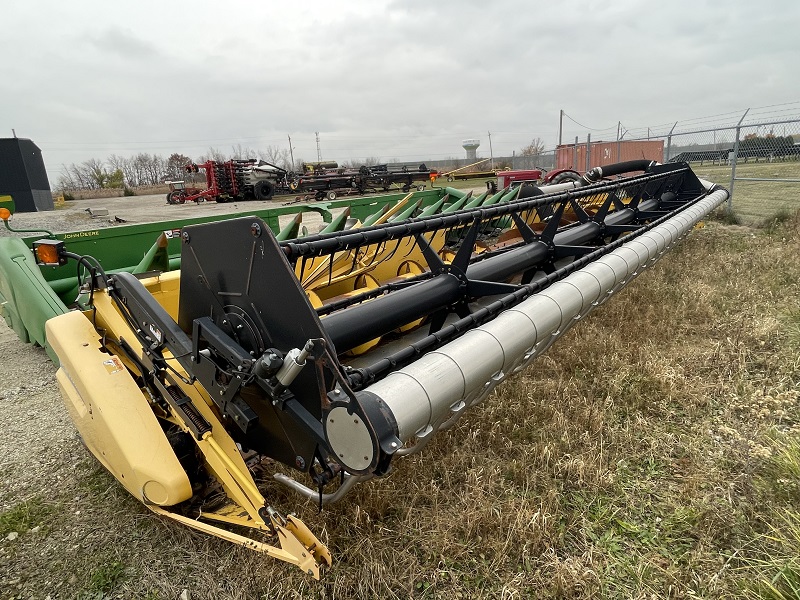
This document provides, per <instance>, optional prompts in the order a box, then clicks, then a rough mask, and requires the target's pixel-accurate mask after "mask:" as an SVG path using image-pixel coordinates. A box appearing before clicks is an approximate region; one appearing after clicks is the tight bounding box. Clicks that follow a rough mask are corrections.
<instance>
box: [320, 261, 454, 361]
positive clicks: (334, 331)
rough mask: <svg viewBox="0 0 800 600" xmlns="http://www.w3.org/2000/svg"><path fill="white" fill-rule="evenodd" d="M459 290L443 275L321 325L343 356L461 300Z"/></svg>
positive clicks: (447, 276) (367, 304) (342, 312)
mask: <svg viewBox="0 0 800 600" xmlns="http://www.w3.org/2000/svg"><path fill="white" fill-rule="evenodd" d="M462 287H466V286H465V284H464V282H463V281H462V280H461V279H459V278H458V277H456V276H455V275H451V274H448V273H445V274H442V275H438V276H437V277H434V278H433V279H431V280H429V281H424V282H422V283H419V284H418V285H414V286H411V287H408V288H405V289H402V290H397V291H396V292H392V293H391V294H388V295H386V296H384V297H381V298H376V299H375V300H373V301H372V302H365V303H364V304H359V305H358V306H354V307H353V308H351V309H350V310H343V311H340V312H336V313H333V314H332V315H329V316H327V317H325V318H324V319H323V320H322V325H323V326H324V327H325V331H326V332H327V334H328V336H329V337H330V339H331V341H332V342H333V345H334V347H335V348H336V351H337V352H339V353H341V352H345V351H347V350H351V349H352V348H355V347H356V346H360V345H361V344H363V343H365V342H368V341H370V340H373V339H375V338H377V337H380V336H381V335H384V334H385V333H388V332H389V331H392V330H394V329H397V328H398V327H400V326H402V325H405V324H406V323H411V322H412V321H415V320H417V319H421V318H422V317H426V316H428V315H429V314H431V313H434V312H436V311H437V310H439V309H441V308H444V307H446V306H448V305H450V304H453V303H454V302H456V301H458V300H459V299H461V298H462V297H463V295H464V291H463V290H462V289H461V288H462Z"/></svg>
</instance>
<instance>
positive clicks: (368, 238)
mask: <svg viewBox="0 0 800 600" xmlns="http://www.w3.org/2000/svg"><path fill="white" fill-rule="evenodd" d="M688 171H689V167H688V166H685V167H681V168H678V169H675V170H673V171H667V172H664V173H657V174H653V175H639V176H637V177H634V178H631V179H626V180H624V181H619V182H602V183H597V184H594V185H592V186H590V187H586V188H579V189H576V190H571V191H567V192H560V193H555V194H545V195H543V196H536V197H533V198H525V199H522V200H515V201H513V202H508V203H503V204H495V205H493V206H489V207H479V208H474V209H462V210H459V211H456V212H453V213H449V214H446V215H434V216H431V217H425V218H416V219H408V220H407V221H404V222H402V223H396V224H395V223H391V224H384V225H373V226H371V227H363V228H361V229H358V230H355V231H353V232H350V233H346V234H342V233H341V232H334V233H328V234H318V235H316V236H309V237H305V238H302V240H292V241H287V242H281V244H280V245H281V248H282V249H283V252H284V254H285V255H286V257H287V258H289V259H290V260H295V259H297V258H299V257H301V256H307V257H308V256H325V255H328V254H333V253H335V252H340V251H343V250H351V249H353V248H358V247H360V246H363V245H368V244H376V243H379V242H383V241H386V240H393V239H397V238H402V237H407V236H411V235H416V234H421V233H428V232H431V231H436V230H439V229H446V228H452V227H459V226H464V225H468V224H470V223H472V222H473V221H474V220H475V219H476V218H478V219H481V220H488V219H491V218H495V217H502V216H505V215H509V214H511V213H514V212H520V211H523V210H530V209H533V208H538V207H540V206H547V205H551V204H555V203H558V202H564V201H569V200H570V199H580V198H584V197H586V196H592V195H599V194H603V193H607V192H613V191H615V190H617V189H621V188H629V187H633V186H639V185H644V184H647V183H649V182H655V181H661V180H666V179H669V178H672V177H674V176H675V175H676V174H679V173H683V172H688Z"/></svg>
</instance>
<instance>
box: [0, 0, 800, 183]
mask: <svg viewBox="0 0 800 600" xmlns="http://www.w3.org/2000/svg"><path fill="white" fill-rule="evenodd" d="M798 17H800V4H797V3H796V2H795V1H794V0H773V1H770V2H767V3H766V4H765V5H764V6H763V8H759V10H757V11H756V10H754V9H753V5H752V3H751V2H747V1H745V0H732V1H731V2H727V3H725V4H724V5H719V4H718V3H714V2H705V1H702V0H691V1H690V0H673V1H672V2H669V3H656V4H653V3H650V4H642V3H640V2H634V1H633V0H620V1H619V2H614V3H611V4H609V3H605V4H599V3H597V2H591V1H589V0H575V1H572V2H569V3H560V4H558V5H554V4H552V3H551V4H540V3H521V2H518V1H513V0H496V1H494V2H491V3H489V2H485V0H481V1H480V2H479V1H477V0H469V1H458V2H456V1H454V0H452V1H445V0H440V1H438V2H436V1H431V0H402V1H401V0H394V1H385V0H352V1H350V2H347V3H331V2H325V1H323V0H306V1H305V2H303V3H302V4H297V3H295V4H290V3H269V4H265V3H260V4H259V3H252V2H247V1H244V0H228V1H227V2H226V3H225V4H224V5H220V4H219V3H218V2H212V1H210V0H195V2H194V3H193V4H192V5H191V10H187V9H186V5H181V4H179V3H169V2H163V1H161V0H139V1H138V2H137V4H136V7H135V10H132V9H131V7H130V6H123V5H117V4H115V3H108V2H100V1H99V0H98V1H95V0H76V2H74V3H69V4H65V3H62V2H56V1H55V0H40V1H39V2H37V3H36V7H33V6H32V4H31V3H10V4H9V6H7V7H4V37H3V41H2V42H0V43H2V44H3V48H2V49H3V50H4V51H5V55H6V56H10V57H11V60H6V61H3V62H2V63H0V80H1V81H3V82H4V85H5V89H6V90H7V93H5V94H3V95H2V96H0V131H6V132H8V133H9V134H10V129H11V127H14V128H16V130H17V132H18V134H19V135H24V136H27V137H30V138H32V139H33V140H34V141H36V142H37V143H39V144H40V146H41V147H42V148H43V150H44V158H45V163H46V164H47V165H48V168H50V169H51V172H54V173H57V171H58V167H59V165H60V164H61V163H64V162H66V163H69V162H80V161H83V160H86V159H88V158H92V157H94V158H104V157H105V156H108V155H109V154H111V153H116V154H120V155H127V154H132V153H135V152H145V151H146V152H158V153H162V154H169V153H171V152H181V153H184V154H187V155H189V156H192V157H197V156H199V155H200V154H202V153H204V152H205V151H206V150H207V149H208V147H209V146H215V147H217V148H220V149H221V150H222V151H228V150H229V149H230V147H231V146H234V145H236V144H239V143H240V144H242V145H243V146H250V147H252V148H258V147H259V146H260V147H264V146H267V145H277V146H281V147H286V145H287V144H288V140H287V138H286V136H287V134H291V136H292V142H293V145H294V146H295V147H296V150H295V156H296V157H298V156H301V157H305V158H311V157H315V156H316V142H315V134H314V132H316V131H319V132H320V138H321V146H322V153H323V158H329V159H336V160H348V159H353V158H358V157H362V158H363V157H367V156H378V157H381V158H384V159H388V158H395V157H396V158H400V159H408V160H414V159H420V160H424V159H429V158H444V157H446V156H448V155H451V156H461V155H462V154H463V150H462V149H461V140H462V139H464V138H468V137H478V138H481V139H482V140H483V144H482V146H481V149H480V151H481V152H483V151H485V150H488V139H487V132H488V131H492V142H493V146H494V151H495V153H496V154H501V153H510V152H512V151H514V150H519V149H520V148H522V147H523V146H524V145H525V144H527V143H529V142H530V140H531V138H533V137H541V138H543V139H544V140H545V143H546V144H547V145H553V144H554V143H555V142H556V136H557V128H558V114H559V110H560V109H564V110H565V111H566V112H567V114H569V115H570V116H571V117H573V118H574V119H576V120H577V121H580V122H581V123H583V124H584V125H587V126H588V127H591V128H592V129H594V130H597V129H605V131H594V132H593V134H592V137H593V139H596V138H597V137H598V136H600V137H606V138H608V137H611V138H613V136H614V135H615V131H616V125H617V122H618V121H622V123H623V125H624V126H625V127H626V128H628V129H632V128H635V127H645V128H646V127H647V126H651V125H658V124H663V123H673V122H674V121H677V120H681V119H695V118H698V117H703V116H704V115H716V114H718V113H728V112H737V111H740V110H743V109H744V108H746V107H747V106H765V105H769V104H777V103H784V102H792V101H798V100H800V83H799V82H798V81H797V79H796V78H794V77H793V76H792V75H793V73H794V70H795V59H794V55H795V54H796V43H795V41H794V40H795V32H794V29H795V28H796V26H795V23H797V22H798ZM31 23H36V27H37V36H36V37H35V39H34V38H32V37H31V36H30V35H29V32H30V28H31ZM794 108H798V109H800V103H798V104H796V105H794ZM798 112H800V110H798ZM586 133H587V130H586V129H583V128H581V127H579V126H577V125H574V124H572V123H571V122H567V127H566V131H565V132H564V137H565V138H566V139H574V136H576V135H578V136H580V137H581V139H585V135H586Z"/></svg>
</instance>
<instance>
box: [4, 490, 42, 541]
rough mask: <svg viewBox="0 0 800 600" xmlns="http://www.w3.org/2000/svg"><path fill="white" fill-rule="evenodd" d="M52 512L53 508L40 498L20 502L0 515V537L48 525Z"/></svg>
mask: <svg viewBox="0 0 800 600" xmlns="http://www.w3.org/2000/svg"><path fill="white" fill-rule="evenodd" d="M52 512H53V507H52V506H51V505H50V504H47V503H45V502H44V500H42V499H41V498H39V497H34V498H31V499H29V500H25V501H23V502H20V503H18V504H16V505H14V506H13V507H11V508H10V509H8V510H6V511H4V512H2V513H0V537H5V536H7V535H8V534H9V533H18V534H21V533H24V532H26V531H28V530H30V529H32V528H34V527H37V526H39V527H41V526H42V525H46V524H47V522H48V519H49V517H50V515H51V514H52Z"/></svg>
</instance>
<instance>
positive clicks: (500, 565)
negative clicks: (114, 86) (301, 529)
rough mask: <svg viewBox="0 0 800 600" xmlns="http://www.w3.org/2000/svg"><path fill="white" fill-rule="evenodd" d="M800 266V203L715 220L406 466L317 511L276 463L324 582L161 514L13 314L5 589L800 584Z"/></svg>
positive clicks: (668, 588)
mask: <svg viewBox="0 0 800 600" xmlns="http://www.w3.org/2000/svg"><path fill="white" fill-rule="evenodd" d="M698 173H699V174H700V175H701V176H702V175H703V174H704V173H703V169H702V168H699V169H698ZM798 282H800V216H798V215H797V214H795V215H793V216H792V215H788V214H787V213H785V212H780V213H778V214H776V215H773V218H771V219H765V220H764V223H763V225H762V226H761V227H758V228H754V227H744V226H740V225H730V224H726V223H724V222H722V218H721V216H720V217H719V220H715V219H712V220H710V221H709V222H707V223H706V226H705V227H704V228H701V229H699V230H697V231H695V232H694V233H693V234H692V235H691V236H689V238H688V239H687V240H685V241H684V242H683V243H682V244H681V245H680V246H678V247H677V248H676V249H675V250H673V251H672V252H671V253H670V254H668V255H667V256H666V257H665V258H664V259H663V260H662V261H661V262H660V263H658V265H656V266H655V267H654V268H652V269H651V270H649V271H645V272H644V273H643V274H642V275H641V276H640V277H639V278H638V279H637V280H636V281H634V282H633V283H632V284H631V285H630V286H629V287H628V288H627V289H626V290H625V291H623V292H622V293H620V294H618V295H617V296H615V297H614V298H613V299H612V300H611V301H610V302H608V303H607V304H605V305H604V306H603V307H602V308H600V309H599V310H597V311H595V312H594V313H592V315H591V316H590V317H588V318H587V319H585V320H584V321H582V322H581V323H580V324H578V325H577V326H576V327H575V328H573V329H572V330H571V331H570V332H568V333H567V334H566V335H565V336H564V338H563V339H561V340H560V341H559V342H557V343H556V344H555V345H554V346H553V348H551V349H550V350H549V351H548V352H547V353H546V354H545V355H544V356H542V357H541V358H539V359H537V361H535V362H534V363H533V365H532V366H531V367H530V368H529V369H528V370H526V371H525V372H523V373H520V374H519V375H517V376H516V377H515V378H512V379H511V380H510V381H508V382H507V383H506V384H504V385H503V386H501V387H500V388H498V390H497V391H496V392H495V393H494V394H493V395H492V396H491V397H490V398H488V399H487V400H486V402H484V404H483V405H481V406H480V407H478V408H476V409H475V410H472V411H471V412H470V413H468V414H467V416H466V417H465V418H463V419H462V420H461V421H460V422H459V423H458V424H457V425H456V427H454V428H453V429H452V430H450V431H448V432H444V433H441V434H440V435H439V436H437V438H436V439H435V440H434V441H433V442H432V443H431V444H430V445H429V446H428V447H427V448H426V449H425V450H424V451H423V452H422V453H421V454H419V455H416V456H414V457H411V458H408V459H405V460H398V461H397V463H396V467H395V469H394V472H393V473H392V474H391V476H389V477H387V478H384V479H381V480H377V481H373V482H370V483H367V484H365V485H362V486H361V487H360V488H359V489H357V490H356V491H355V492H354V493H352V494H351V495H350V496H348V497H346V498H345V500H344V501H342V502H341V503H340V504H337V505H334V506H333V507H330V508H326V509H325V510H324V511H323V512H322V513H321V514H318V513H317V510H316V507H315V505H314V503H313V502H306V501H299V500H297V499H296V497H294V496H292V495H290V494H289V493H288V492H286V491H284V490H283V489H281V488H279V487H276V486H275V485H273V484H271V483H269V482H266V483H265V486H266V492H267V494H268V498H269V499H270V502H271V503H272V504H273V505H275V506H276V507H281V508H282V509H286V510H295V511H296V512H297V513H298V514H299V515H300V516H301V517H302V518H303V519H304V520H305V521H306V523H307V524H308V525H309V526H310V527H311V528H312V530H314V531H315V532H317V533H318V534H319V535H320V537H321V538H322V539H323V540H325V541H326V542H327V543H328V544H329V547H330V549H331V550H332V552H333V554H334V561H335V562H334V566H333V567H332V568H331V569H330V570H329V571H328V572H327V573H326V576H325V578H324V580H323V581H322V582H315V581H313V580H310V579H308V578H306V577H305V576H304V575H303V574H302V573H301V572H300V571H298V570H295V569H294V568H292V567H289V566H286V565H283V564H281V563H278V562H276V561H273V560H271V559H269V558H266V557H263V556H261V555H258V554H255V553H252V552H250V551H247V550H244V549H240V548H237V547H233V546H231V545H229V544H227V543H226V542H223V541H220V540H217V539H213V538H209V537H206V536H203V535H200V534H196V533H192V532H190V531H189V530H187V529H186V528H182V527H180V526H178V525H173V524H172V523H168V522H166V521H165V520H163V519H161V518H159V517H156V516H154V515H152V514H151V513H149V512H148V510H147V509H146V508H145V507H144V506H142V505H141V504H139V503H138V502H136V501H135V500H134V499H133V498H131V497H129V496H128V495H127V494H126V493H125V492H124V491H123V490H122V488H121V487H120V486H118V485H117V484H116V483H115V481H114V480H113V478H112V477H111V476H109V475H108V474H106V472H105V471H104V470H103V469H102V468H101V467H100V466H99V464H98V463H97V462H96V461H95V460H94V459H93V458H91V457H90V456H89V455H88V453H87V452H86V451H85V450H84V449H83V448H82V446H81V445H80V443H79V442H78V440H77V437H76V435H75V434H74V433H73V431H72V428H71V425H70V424H69V422H64V421H61V420H59V422H58V423H57V424H56V425H53V426H48V427H43V426H42V424H41V422H40V421H39V419H38V418H37V411H41V410H48V411H52V412H53V413H55V414H57V415H60V419H66V413H65V411H64V410H63V408H62V407H61V404H60V403H61V400H60V398H59V396H58V392H57V390H56V388H55V384H54V382H53V380H52V372H53V371H54V368H53V367H52V365H50V364H49V363H48V362H47V360H46V357H45V356H44V353H43V352H42V351H41V350H39V349H34V348H31V347H26V346H24V345H23V344H21V342H19V341H18V340H17V339H16V338H14V337H13V335H12V334H10V333H9V332H8V331H7V330H5V328H4V326H2V327H3V331H2V332H0V334H1V335H2V337H1V338H0V339H2V344H0V347H1V348H2V349H0V353H2V360H0V363H1V364H2V365H3V366H2V371H3V373H2V374H1V375H0V398H3V400H1V401H0V402H2V404H3V405H5V406H4V408H3V410H4V412H5V413H6V416H4V417H0V426H2V428H3V431H4V433H3V436H2V437H0V454H2V455H4V458H0V598H2V599H4V600H5V599H8V598H31V597H33V598H44V597H47V596H49V597H50V598H85V599H87V598H93V599H94V598H148V599H152V600H155V599H157V598H161V599H176V598H179V597H181V594H182V593H183V592H184V590H188V591H187V592H186V594H184V597H186V595H188V596H189V597H191V598H192V599H196V600H200V599H212V598H214V599H216V598H236V599H239V598H242V599H244V598H264V599H266V598H321V599H322V598H324V599H333V598H498V599H509V600H510V599H514V598H535V597H542V598H587V597H602V598H648V599H649V598H697V597H702V598H720V597H742V598H775V599H782V598H797V597H800V504H798V502H799V501H800V393H799V392H798V379H800V284H799V283H798ZM12 356H13V357H15V358H14V360H13V361H12V362H13V364H11V363H10V361H11V358H10V357H12ZM19 357H23V358H19ZM37 361H38V362H37ZM31 364H32V365H34V366H32V367H30V368H29V367H28V366H24V365H31ZM21 365H23V366H21ZM26 373H31V374H32V375H31V376H32V377H34V374H35V376H38V377H40V378H41V384H34V385H30V386H29V389H28V390H27V392H26V391H25V390H24V389H23V390H22V391H20V385H22V386H23V388H24V385H25V384H24V381H25V380H24V376H25V374H26ZM21 382H22V383H21ZM15 390H16V391H15ZM12 405H13V409H14V411H15V413H14V414H18V415H22V417H21V418H14V419H12V418H11V417H9V416H8V413H9V407H10V406H12ZM26 432H27V433H26ZM31 432H33V435H34V436H35V438H36V439H40V438H41V439H42V440H44V441H43V443H41V444H33V445H32V446H30V447H21V444H22V443H23V441H24V440H29V439H30V436H31ZM9 456H17V457H20V460H19V461H16V462H13V461H10V460H9V459H8V457H9ZM37 469H39V470H40V471H37ZM31 470H32V471H33V472H34V473H41V475H39V476H36V477H30V476H25V475H26V473H28V472H29V471H31ZM14 534H17V535H14ZM12 538H13V539H12Z"/></svg>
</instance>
